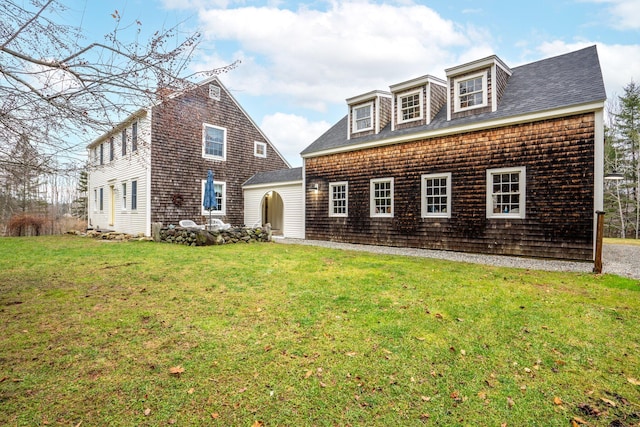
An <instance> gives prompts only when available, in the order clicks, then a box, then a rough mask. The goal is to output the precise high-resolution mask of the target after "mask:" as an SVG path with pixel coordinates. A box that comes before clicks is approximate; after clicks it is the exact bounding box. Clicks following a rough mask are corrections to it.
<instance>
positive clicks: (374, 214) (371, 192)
mask: <svg viewBox="0 0 640 427" xmlns="http://www.w3.org/2000/svg"><path fill="white" fill-rule="evenodd" d="M381 182H390V183H391V186H390V190H391V212H390V213H387V212H384V213H380V212H376V204H375V201H374V195H375V184H377V183H381ZM394 211H395V209H394V188H393V178H377V179H372V180H370V181H369V216H371V218H393V214H394Z"/></svg>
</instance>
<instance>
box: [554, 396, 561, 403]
mask: <svg viewBox="0 0 640 427" xmlns="http://www.w3.org/2000/svg"><path fill="white" fill-rule="evenodd" d="M553 403H554V404H556V405H562V399H560V398H559V397H558V396H556V397H554V398H553Z"/></svg>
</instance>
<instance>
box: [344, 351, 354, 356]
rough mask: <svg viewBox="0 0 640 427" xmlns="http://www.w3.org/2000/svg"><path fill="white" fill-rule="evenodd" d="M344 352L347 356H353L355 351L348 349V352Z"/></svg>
mask: <svg viewBox="0 0 640 427" xmlns="http://www.w3.org/2000/svg"><path fill="white" fill-rule="evenodd" d="M345 354H346V355H347V356H349V357H354V356H355V355H356V352H355V351H350V352H348V353H345Z"/></svg>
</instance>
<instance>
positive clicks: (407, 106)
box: [398, 90, 422, 123]
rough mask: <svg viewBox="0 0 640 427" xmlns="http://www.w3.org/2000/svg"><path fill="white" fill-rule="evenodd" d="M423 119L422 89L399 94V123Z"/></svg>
mask: <svg viewBox="0 0 640 427" xmlns="http://www.w3.org/2000/svg"><path fill="white" fill-rule="evenodd" d="M420 119H422V91H421V90H417V91H414V92H410V93H407V94H403V95H399V96H398V123H405V122H411V121H414V120H420Z"/></svg>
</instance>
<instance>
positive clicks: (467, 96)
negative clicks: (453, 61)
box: [454, 71, 488, 112]
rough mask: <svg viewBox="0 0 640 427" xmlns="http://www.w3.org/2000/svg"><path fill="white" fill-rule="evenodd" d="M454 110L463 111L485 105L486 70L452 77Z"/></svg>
mask: <svg viewBox="0 0 640 427" xmlns="http://www.w3.org/2000/svg"><path fill="white" fill-rule="evenodd" d="M454 88H455V104H454V111H455V112H458V111H465V110H470V109H473V108H480V107H485V106H487V103H488V101H487V99H488V97H487V72H486V71H485V72H482V73H478V74H473V75H470V76H463V77H460V78H457V79H454Z"/></svg>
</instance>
